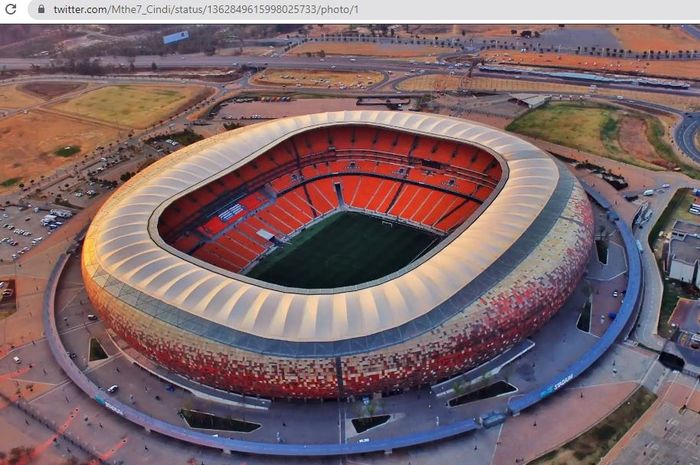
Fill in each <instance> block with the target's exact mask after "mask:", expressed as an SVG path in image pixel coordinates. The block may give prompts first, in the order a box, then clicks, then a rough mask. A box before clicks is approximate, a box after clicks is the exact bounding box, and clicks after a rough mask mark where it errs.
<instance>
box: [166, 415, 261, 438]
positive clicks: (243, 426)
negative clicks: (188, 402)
mask: <svg viewBox="0 0 700 465" xmlns="http://www.w3.org/2000/svg"><path fill="white" fill-rule="evenodd" d="M178 413H179V414H180V416H181V417H182V418H183V419H184V420H185V421H186V422H187V424H188V425H189V426H190V427H192V428H199V429H212V430H217V431H235V432H238V433H250V432H251V431H255V430H256V429H258V428H260V424H258V423H252V422H250V421H245V420H237V419H235V418H226V417H220V416H218V415H212V414H211V413H205V412H199V411H197V410H188V409H181V410H180V411H179V412H178Z"/></svg>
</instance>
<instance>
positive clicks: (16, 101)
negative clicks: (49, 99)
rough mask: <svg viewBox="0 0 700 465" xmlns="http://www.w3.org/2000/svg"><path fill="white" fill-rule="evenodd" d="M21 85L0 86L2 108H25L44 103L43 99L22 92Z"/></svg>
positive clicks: (0, 104)
mask: <svg viewBox="0 0 700 465" xmlns="http://www.w3.org/2000/svg"><path fill="white" fill-rule="evenodd" d="M18 87H19V85H7V86H0V108H7V109H14V108H24V107H29V106H32V105H37V104H39V103H42V101H43V100H42V99H41V98H39V97H37V96H35V95H30V94H28V93H26V92H22V91H21V90H20V89H18Z"/></svg>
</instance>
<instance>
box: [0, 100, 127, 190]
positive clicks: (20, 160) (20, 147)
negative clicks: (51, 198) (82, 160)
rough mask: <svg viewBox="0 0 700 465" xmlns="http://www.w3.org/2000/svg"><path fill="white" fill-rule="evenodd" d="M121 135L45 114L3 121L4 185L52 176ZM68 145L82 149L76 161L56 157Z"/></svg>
mask: <svg viewBox="0 0 700 465" xmlns="http://www.w3.org/2000/svg"><path fill="white" fill-rule="evenodd" d="M118 134H119V132H118V130H117V129H116V128H112V127H109V126H105V125H98V124H92V123H88V122H84V121H78V120H76V119H73V118H66V117H62V116H57V115H54V114H49V113H45V112H43V111H41V110H32V111H30V112H29V113H27V114H26V115H25V114H18V115H15V116H12V117H10V118H6V119H0V166H1V167H2V170H1V172H2V175H1V176H0V177H1V178H2V179H0V182H2V181H4V180H6V179H10V178H15V177H19V178H21V179H22V180H24V181H25V183H26V181H28V180H30V179H33V178H37V177H38V176H40V175H48V174H50V173H51V172H53V171H54V170H55V169H57V168H59V167H61V166H63V165H65V164H67V163H70V162H71V161H73V160H74V159H75V158H77V157H81V156H82V154H85V153H88V152H90V151H92V150H93V149H94V148H95V147H97V146H99V145H103V144H106V143H109V142H110V141H113V140H114V139H116V138H117V136H118ZM37 135H41V137H37ZM67 145H77V146H79V147H80V152H79V153H77V154H75V155H73V156H72V157H59V156H56V155H54V153H53V152H54V151H55V150H56V149H58V148H60V147H63V146H67ZM26 184H28V183H26ZM1 189H3V188H1V187H0V190H1Z"/></svg>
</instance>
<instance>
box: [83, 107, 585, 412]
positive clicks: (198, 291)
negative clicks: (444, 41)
mask: <svg viewBox="0 0 700 465" xmlns="http://www.w3.org/2000/svg"><path fill="white" fill-rule="evenodd" d="M592 241H593V217H592V209H591V205H590V204H589V201H588V198H587V196H586V193H585V192H584V190H583V188H582V187H581V185H580V184H579V183H578V182H577V181H576V179H575V178H574V177H573V175H572V174H571V173H570V172H569V171H568V169H567V168H565V167H564V166H562V165H561V164H560V163H558V162H556V161H555V160H554V159H552V157H550V156H549V155H548V154H546V153H544V152H543V151H541V150H539V149H538V148H536V147H535V146H533V145H532V144H530V143H527V142H525V141H523V140H521V139H519V138H517V137H514V136H512V135H509V134H507V133H504V132H502V131H499V130H497V129H493V128H490V127H486V126H483V125H479V124H476V123H472V122H468V121H464V120H457V119H452V118H447V117H442V116H435V115H427V114H420V113H402V112H384V111H358V112H337V113H323V114H314V115H305V116H299V117H293V118H285V119H280V120H276V121H271V122H265V123H260V124H256V125H253V126H250V127H245V128H241V129H238V130H235V131H232V132H227V133H224V134H221V135H218V136H215V137H212V138H210V139H207V140H205V141H203V142H200V143H197V144H194V145H191V146H189V147H186V148H183V149H181V150H179V151H177V152H176V153H174V154H172V155H170V156H168V157H167V158H165V159H163V160H161V161H159V162H156V163H154V164H153V165H151V166H150V167H148V168H146V169H145V170H144V171H142V172H141V173H140V174H139V175H137V176H135V177H134V178H133V179H132V180H130V181H128V182H127V183H126V184H125V185H124V186H123V187H122V188H121V189H119V190H118V191H117V192H116V193H115V194H114V195H113V196H112V197H111V198H110V199H109V200H108V201H107V202H106V203H105V204H104V206H103V207H102V209H101V210H100V212H99V213H98V215H97V216H96V217H95V219H94V221H93V222H92V224H91V226H90V229H89V231H88V233H87V236H86V238H85V242H84V246H83V258H82V270H83V277H84V281H85V286H86V290H87V293H88V296H89V297H90V299H91V301H92V303H93V305H94V306H95V308H96V309H97V311H98V312H99V314H100V315H101V317H102V319H103V320H104V322H105V324H106V325H107V326H108V327H109V328H110V329H111V330H112V331H113V332H114V333H115V334H117V335H118V336H119V337H120V338H122V339H123V340H125V341H126V342H127V343H128V344H130V345H131V346H132V347H133V348H134V349H136V350H137V351H139V352H140V353H141V354H142V355H144V356H146V357H148V358H149V359H151V360H152V361H153V362H155V363H157V364H159V365H161V366H163V367H164V368H166V369H168V370H170V371H172V372H175V373H177V374H179V375H182V376H185V377H187V378H189V379H191V380H193V381H196V382H198V383H202V384H205V385H208V386H212V387H215V388H219V389H223V390H226V391H233V392H238V393H242V394H251V395H257V396H263V397H272V398H277V397H280V398H345V397H348V396H351V395H362V394H368V393H377V392H393V391H397V390H404V389H409V388H412V387H418V386H424V385H429V384H431V383H435V382H439V381H442V380H445V379H449V378H450V377H452V376H455V375H457V374H459V373H462V372H464V371H466V370H469V369H470V368H473V367H474V366H476V365H479V364H481V363H484V362H486V361H487V360H489V359H491V358H493V357H495V356H496V355H498V354H499V353H501V352H503V351H504V350H506V349H507V348H509V347H512V346H513V345H514V344H516V343H517V342H518V341H520V340H522V339H524V338H526V337H527V336H529V335H531V334H532V333H534V332H535V331H537V330H538V329H539V328H540V327H541V326H542V325H544V324H545V323H546V322H547V321H548V320H549V319H550V317H552V316H553V315H554V314H555V313H556V312H557V311H558V310H559V309H560V307H561V306H562V304H563V303H564V301H565V300H566V299H567V298H568V297H569V295H570V294H571V292H572V291H573V289H574V288H575V287H576V285H577V284H578V282H579V280H580V279H581V277H582V274H583V272H584V269H585V266H586V262H587V260H588V256H589V251H590V248H591V245H592ZM377 244H378V245H377Z"/></svg>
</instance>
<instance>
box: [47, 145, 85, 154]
mask: <svg viewBox="0 0 700 465" xmlns="http://www.w3.org/2000/svg"><path fill="white" fill-rule="evenodd" d="M78 152H80V147H79V146H77V145H66V146H64V147H60V148H58V149H56V150H54V152H53V154H54V155H56V156H58V157H70V156H71V155H75V154H76V153H78Z"/></svg>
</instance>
